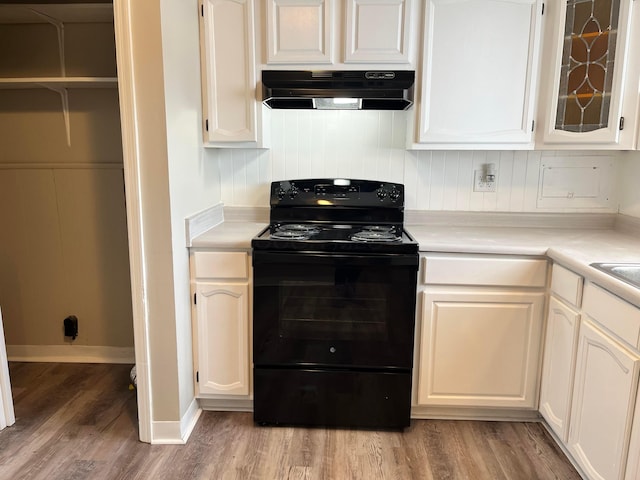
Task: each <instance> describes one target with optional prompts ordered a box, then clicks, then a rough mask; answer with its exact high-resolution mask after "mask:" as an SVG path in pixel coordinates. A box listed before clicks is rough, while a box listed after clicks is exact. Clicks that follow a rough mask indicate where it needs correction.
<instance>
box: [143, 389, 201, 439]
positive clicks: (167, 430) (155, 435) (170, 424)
mask: <svg viewBox="0 0 640 480" xmlns="http://www.w3.org/2000/svg"><path fill="white" fill-rule="evenodd" d="M201 413H202V409H201V408H200V407H199V405H198V401H197V400H196V399H195V398H194V399H193V401H192V402H191V404H190V405H189V408H187V411H186V412H185V414H184V415H183V416H182V419H181V420H180V421H175V422H174V421H164V422H159V421H158V422H151V444H152V445H184V444H186V443H187V440H189V436H190V435H191V432H193V429H194V428H195V426H196V424H197V423H198V419H199V418H200V414H201Z"/></svg>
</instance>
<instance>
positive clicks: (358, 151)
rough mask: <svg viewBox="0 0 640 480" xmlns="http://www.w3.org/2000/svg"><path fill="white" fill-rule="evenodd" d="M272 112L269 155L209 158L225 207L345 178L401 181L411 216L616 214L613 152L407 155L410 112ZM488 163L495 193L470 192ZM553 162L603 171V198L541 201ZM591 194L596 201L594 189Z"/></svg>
mask: <svg viewBox="0 0 640 480" xmlns="http://www.w3.org/2000/svg"><path fill="white" fill-rule="evenodd" d="M269 114H270V115H271V129H272V132H271V148H270V149H269V150H245V149H224V150H218V151H216V152H215V154H213V155H211V156H212V157H214V158H216V157H217V159H218V162H219V167H220V175H221V184H222V191H221V195H222V202H223V203H224V204H225V205H227V206H263V207H264V206H268V204H269V184H270V183H271V181H273V180H285V179H296V178H323V177H326V178H334V177H342V178H362V179H373V180H386V181H391V182H398V183H404V185H405V193H406V200H405V206H406V208H407V209H412V210H416V209H417V210H457V211H486V212H578V211H579V212H615V211H617V206H618V202H617V198H615V191H616V189H615V186H614V182H615V181H616V175H615V169H616V161H615V158H616V156H617V153H615V152H611V153H606V152H605V153H604V154H603V153H602V152H560V151H545V152H540V151H408V150H405V139H406V123H407V122H406V115H407V113H406V112H362V111H360V112H353V111H310V110H300V111H286V110H273V111H271V112H269ZM484 163H494V164H496V167H497V189H496V192H495V193H479V192H474V191H473V172H474V170H476V169H479V168H480V165H482V164H484ZM550 164H552V165H553V166H563V165H566V166H567V167H571V168H583V169H591V168H597V169H599V170H598V172H599V173H598V182H599V185H598V188H597V190H598V192H596V194H595V196H592V197H589V198H588V199H585V198H580V197H579V196H573V193H572V192H573V191H578V192H579V191H581V190H583V189H582V188H581V186H580V185H566V186H564V185H560V186H557V185H555V186H554V187H559V188H554V191H559V190H560V191H561V190H563V189H566V190H567V192H568V193H567V196H566V197H554V198H553V199H549V198H544V197H542V192H543V188H542V187H543V185H542V184H541V178H543V177H542V176H541V172H542V169H543V166H544V165H547V168H548V166H549V165H550ZM576 177H578V178H581V176H580V175H577V176H576ZM549 178H551V177H549ZM556 181H557V179H556ZM548 190H549V189H548V188H546V189H544V191H548ZM589 192H591V193H589V195H593V188H590V189H589Z"/></svg>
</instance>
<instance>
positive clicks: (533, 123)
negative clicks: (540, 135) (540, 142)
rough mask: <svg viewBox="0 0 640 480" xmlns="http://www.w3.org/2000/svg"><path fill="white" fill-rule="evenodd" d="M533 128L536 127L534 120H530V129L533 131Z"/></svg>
mask: <svg viewBox="0 0 640 480" xmlns="http://www.w3.org/2000/svg"><path fill="white" fill-rule="evenodd" d="M535 128H536V121H535V120H531V131H532V132H533V131H534V129H535Z"/></svg>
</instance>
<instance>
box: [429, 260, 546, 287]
mask: <svg viewBox="0 0 640 480" xmlns="http://www.w3.org/2000/svg"><path fill="white" fill-rule="evenodd" d="M422 266H423V272H424V273H423V282H424V283H426V284H439V285H485V286H508V287H544V286H545V285H546V283H547V261H546V260H542V259H529V258H499V257H465V256H453V255H452V256H447V255H442V256H440V255H439V256H429V255H427V256H426V257H424V259H423V264H422Z"/></svg>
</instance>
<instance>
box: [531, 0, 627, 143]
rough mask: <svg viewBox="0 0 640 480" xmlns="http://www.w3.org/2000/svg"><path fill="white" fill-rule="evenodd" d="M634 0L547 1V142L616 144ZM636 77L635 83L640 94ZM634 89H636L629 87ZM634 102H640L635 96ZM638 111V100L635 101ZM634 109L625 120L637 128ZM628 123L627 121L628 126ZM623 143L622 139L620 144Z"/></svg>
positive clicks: (545, 119)
mask: <svg viewBox="0 0 640 480" xmlns="http://www.w3.org/2000/svg"><path fill="white" fill-rule="evenodd" d="M632 3H633V2H631V1H629V0H620V1H618V0H615V1H611V0H587V1H577V0H568V1H566V2H548V5H549V9H548V15H549V16H548V18H547V32H546V38H548V39H549V45H548V46H546V47H545V58H546V59H548V62H549V63H548V70H547V72H546V74H545V76H546V78H545V87H546V90H547V92H546V94H545V95H543V96H542V99H543V101H544V102H545V103H546V105H545V109H544V110H545V111H546V113H545V115H544V126H543V141H544V143H545V144H550V145H551V146H553V145H554V144H570V145H587V146H589V145H590V146H594V145H598V144H601V145H607V144H608V145H616V144H620V143H621V140H622V138H621V137H622V135H625V136H628V138H629V140H624V142H623V143H629V145H627V147H630V146H631V140H632V138H633V133H632V132H629V133H630V134H629V135H626V132H625V133H623V131H622V127H623V124H622V123H621V122H622V120H621V118H622V117H623V110H625V108H627V107H625V95H626V93H625V91H624V84H625V76H626V73H627V72H626V71H627V69H628V65H627V64H628V63H629V62H630V61H632V59H631V58H629V55H628V53H629V52H628V46H629V32H630V28H629V27H630V20H631V15H630V13H631V12H630V8H631V4H632ZM637 87H638V83H637V79H636V81H635V85H634V88H635V90H636V93H635V94H636V97H635V98H636V99H637ZM629 93H631V92H629ZM634 103H635V102H634ZM632 109H633V111H634V112H635V105H632ZM632 117H633V115H631V114H628V115H626V122H625V123H628V124H630V125H631V129H632V128H633V126H632V124H633V118H632ZM628 130H629V125H627V131H628ZM620 146H621V147H622V146H623V145H620Z"/></svg>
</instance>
